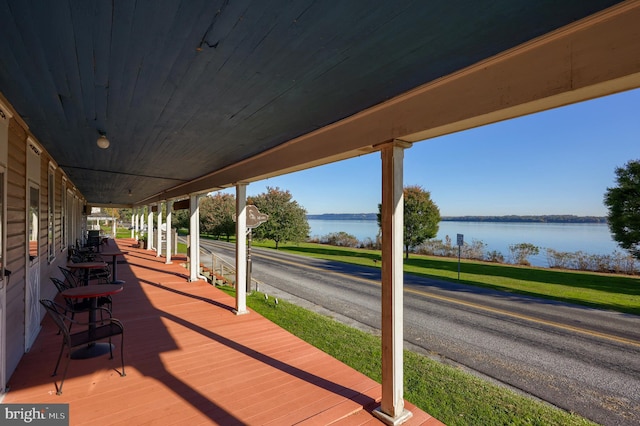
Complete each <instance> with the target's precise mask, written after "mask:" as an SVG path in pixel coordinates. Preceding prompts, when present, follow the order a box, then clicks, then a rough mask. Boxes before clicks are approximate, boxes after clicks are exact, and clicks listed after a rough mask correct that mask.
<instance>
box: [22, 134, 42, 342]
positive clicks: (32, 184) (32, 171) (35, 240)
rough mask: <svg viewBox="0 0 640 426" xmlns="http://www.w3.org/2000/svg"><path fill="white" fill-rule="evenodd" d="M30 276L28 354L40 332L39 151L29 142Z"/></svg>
mask: <svg viewBox="0 0 640 426" xmlns="http://www.w3.org/2000/svg"><path fill="white" fill-rule="evenodd" d="M27 143H28V150H27V151H28V154H27V206H28V210H27V218H26V219H27V224H26V225H27V226H26V229H27V245H26V261H27V276H26V283H25V295H24V303H25V305H24V330H25V336H24V350H25V352H28V351H29V349H31V345H32V344H33V342H34V341H35V339H36V336H37V335H38V332H39V331H40V319H41V318H40V257H41V256H40V255H41V254H42V253H40V250H41V248H40V232H41V231H40V160H41V159H40V154H41V153H42V149H40V148H39V147H38V146H37V145H36V143H35V141H33V140H31V139H30V138H28V139H27Z"/></svg>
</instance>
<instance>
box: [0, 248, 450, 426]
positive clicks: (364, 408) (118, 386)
mask: <svg viewBox="0 0 640 426" xmlns="http://www.w3.org/2000/svg"><path fill="white" fill-rule="evenodd" d="M117 244H118V246H119V247H120V248H122V249H124V250H128V251H129V254H128V255H126V256H125V259H126V262H122V263H120V264H119V265H118V278H120V279H123V280H125V281H126V284H125V285H124V291H122V292H121V293H119V294H116V295H114V296H113V316H114V317H116V318H119V319H120V320H122V321H123V323H124V325H125V363H126V369H127V376H126V377H120V376H119V375H118V373H117V372H116V371H115V370H114V369H113V368H115V367H117V366H118V365H119V359H118V356H117V355H116V356H115V358H114V359H113V360H109V359H108V355H104V356H102V357H99V358H94V359H90V360H72V361H71V364H70V367H69V374H68V376H67V380H66V381H65V385H64V393H63V394H62V395H60V396H58V395H56V393H55V386H54V383H53V378H52V377H51V376H50V374H51V371H52V370H53V366H54V364H55V361H56V357H57V353H58V350H59V347H60V346H59V345H60V336H57V335H56V334H55V333H56V332H55V330H54V324H53V322H52V321H51V320H50V319H49V318H48V317H45V319H44V320H43V323H42V331H41V332H40V335H39V336H38V338H37V340H36V342H35V344H34V345H33V347H32V349H31V351H30V352H29V353H27V354H25V356H24V357H23V359H22V360H21V362H20V364H19V365H18V368H17V369H16V371H15V372H14V374H13V376H12V377H11V379H10V381H9V385H10V391H9V392H8V393H7V394H6V395H5V397H4V400H3V403H7V404H9V403H33V404H45V403H69V404H70V424H71V425H81V424H89V423H92V424H101V425H117V424H122V425H124V424H126V425H139V424H159V425H160V424H162V425H173V424H189V425H197V424H222V425H243V424H252V425H257V424H260V425H269V424H271V425H292V424H308V425H325V424H337V425H364V424H381V423H380V421H379V420H378V419H377V418H375V417H374V416H373V415H372V414H371V412H372V410H373V409H375V408H376V407H377V406H378V405H379V402H380V398H381V386H380V384H379V383H377V382H375V381H373V380H371V379H369V378H367V377H366V376H364V375H362V374H361V373H359V372H357V371H355V370H353V369H351V368H350V367H348V366H346V365H345V364H343V363H341V362H339V361H337V360H336V359H334V358H332V357H330V356H329V355H327V354H325V353H324V352H322V351H320V350H318V349H316V348H315V347H313V346H311V345H309V344H307V343H305V342H304V341H302V340H300V339H298V338H297V337H295V336H293V335H292V334H290V333H288V332H287V331H285V330H283V329H281V328H279V327H277V326H276V325H275V324H273V323H272V322H270V321H269V320H267V319H265V318H263V317H262V316H260V315H259V314H257V313H255V312H251V313H250V314H248V315H241V316H236V315H235V314H234V313H233V312H232V310H233V307H234V299H233V298H232V297H230V296H228V295H227V294H225V293H223V292H222V291H220V290H218V289H216V288H215V287H213V286H211V285H209V284H207V283H205V282H204V281H199V282H192V283H189V282H187V277H188V271H187V270H186V269H185V268H183V267H182V266H181V265H180V261H179V260H174V263H173V264H171V265H166V264H165V263H164V258H158V257H156V256H155V251H147V250H142V249H137V248H133V247H131V246H132V240H127V239H121V240H118V241H117ZM406 405H407V408H408V409H409V410H410V411H412V412H413V417H412V418H411V419H409V421H408V422H407V423H405V424H407V425H438V424H441V423H440V422H438V421H437V420H436V419H434V418H433V417H431V416H429V415H428V414H426V413H424V412H423V411H420V410H418V409H416V408H415V407H414V406H413V405H411V404H408V403H407V404H406Z"/></svg>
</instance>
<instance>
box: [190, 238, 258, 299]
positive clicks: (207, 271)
mask: <svg viewBox="0 0 640 426" xmlns="http://www.w3.org/2000/svg"><path fill="white" fill-rule="evenodd" d="M200 272H201V274H202V275H203V276H205V277H206V278H207V279H208V280H209V282H210V283H212V284H217V285H223V284H226V285H231V286H233V287H235V285H236V266H235V265H232V264H231V263H229V262H227V261H225V260H224V259H222V258H221V257H220V256H218V255H216V254H215V253H213V252H212V251H211V250H208V249H206V248H203V247H200ZM260 284H262V282H261V281H259V280H256V279H255V278H253V276H252V277H251V285H249V286H248V288H247V291H251V290H252V289H254V290H256V291H258V289H259V287H260Z"/></svg>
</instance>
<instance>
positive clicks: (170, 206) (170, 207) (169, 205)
mask: <svg viewBox="0 0 640 426" xmlns="http://www.w3.org/2000/svg"><path fill="white" fill-rule="evenodd" d="M172 212H173V201H169V202H167V237H166V244H167V247H166V249H167V256H166V257H167V260H166V261H165V262H164V263H165V264H167V265H170V264H171V263H172V262H171V250H172V249H171V248H172V247H173V245H172V243H171V235H172V234H173V232H172V230H171V213H172Z"/></svg>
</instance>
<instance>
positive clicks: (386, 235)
mask: <svg viewBox="0 0 640 426" xmlns="http://www.w3.org/2000/svg"><path fill="white" fill-rule="evenodd" d="M410 146H411V145H410V144H408V143H404V142H400V141H394V142H393V143H391V144H389V145H386V146H385V147H383V148H382V217H381V225H382V402H381V404H380V407H379V408H377V409H376V410H375V411H374V414H375V415H376V416H377V417H378V418H380V420H382V421H383V422H384V423H386V424H389V425H399V424H401V423H404V422H405V421H406V420H407V419H409V418H410V417H411V415H412V414H411V412H410V411H408V410H406V409H405V408H404V388H403V364H404V363H403V359H402V357H403V340H404V337H403V330H402V327H403V317H404V316H403V276H402V275H403V269H402V267H403V263H402V254H403V253H402V248H403V242H402V240H403V232H404V217H403V214H404V198H403V186H402V174H403V157H404V149H405V148H408V147H410Z"/></svg>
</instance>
